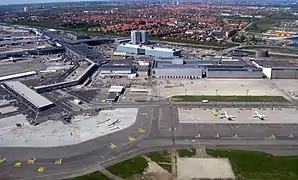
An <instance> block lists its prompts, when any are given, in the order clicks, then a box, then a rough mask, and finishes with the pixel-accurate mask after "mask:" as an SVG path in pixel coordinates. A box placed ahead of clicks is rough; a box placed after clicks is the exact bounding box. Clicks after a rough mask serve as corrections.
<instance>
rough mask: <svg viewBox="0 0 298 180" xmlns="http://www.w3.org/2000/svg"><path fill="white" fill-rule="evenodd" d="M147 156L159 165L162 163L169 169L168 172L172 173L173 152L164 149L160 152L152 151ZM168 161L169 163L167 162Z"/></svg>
mask: <svg viewBox="0 0 298 180" xmlns="http://www.w3.org/2000/svg"><path fill="white" fill-rule="evenodd" d="M147 156H148V157H149V158H150V159H151V160H152V161H154V162H156V163H157V164H158V165H160V166H161V167H162V168H164V169H165V170H168V172H170V173H171V171H172V166H171V165H169V164H170V163H171V162H172V161H171V153H170V152H168V151H166V150H164V151H159V152H152V153H148V154H147ZM165 163H168V164H165Z"/></svg>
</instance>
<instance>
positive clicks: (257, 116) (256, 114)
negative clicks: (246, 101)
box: [252, 111, 267, 120]
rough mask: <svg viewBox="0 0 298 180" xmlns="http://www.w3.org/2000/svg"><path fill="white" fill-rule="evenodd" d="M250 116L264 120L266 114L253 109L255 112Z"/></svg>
mask: <svg viewBox="0 0 298 180" xmlns="http://www.w3.org/2000/svg"><path fill="white" fill-rule="evenodd" d="M252 118H259V119H260V120H264V119H265V118H267V116H266V115H262V114H260V113H259V112H258V111H255V114H253V115H252Z"/></svg>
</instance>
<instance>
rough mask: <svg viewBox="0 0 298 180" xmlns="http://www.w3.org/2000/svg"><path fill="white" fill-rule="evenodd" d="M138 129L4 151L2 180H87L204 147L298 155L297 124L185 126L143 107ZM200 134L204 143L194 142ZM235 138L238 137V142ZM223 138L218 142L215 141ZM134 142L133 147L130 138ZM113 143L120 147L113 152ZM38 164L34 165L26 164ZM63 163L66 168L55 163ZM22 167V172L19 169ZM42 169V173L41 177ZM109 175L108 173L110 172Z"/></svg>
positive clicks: (160, 109)
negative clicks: (79, 179)
mask: <svg viewBox="0 0 298 180" xmlns="http://www.w3.org/2000/svg"><path fill="white" fill-rule="evenodd" d="M145 110H146V112H147V115H144V116H145V117H143V118H142V116H143V115H142V116H141V115H138V117H137V121H136V124H134V125H133V126H131V127H129V128H127V129H124V130H122V131H118V132H115V133H113V134H109V135H106V136H103V137H100V138H96V139H93V140H90V141H87V142H83V143H80V144H76V145H71V146H63V147H49V148H18V147H1V148H0V157H2V158H3V157H5V158H7V159H6V161H5V162H4V163H2V164H0V179H5V180H9V179H24V180H25V179H43V180H44V179H49V180H52V179H62V178H63V179H65V178H71V177H75V176H79V175H84V174H87V173H90V172H94V171H96V170H99V169H100V170H102V171H104V169H103V167H107V166H110V165H112V164H115V163H118V162H121V161H123V160H126V159H129V158H131V157H134V156H137V155H140V154H143V153H146V152H151V151H156V150H160V149H164V148H173V147H174V148H178V147H193V146H197V145H198V144H199V145H200V146H201V147H207V148H208V147H210V148H237V149H253V150H265V151H269V150H271V151H269V152H272V153H276V154H277V153H281V154H282V155H287V154H298V148H297V147H298V138H297V137H298V124H283V123H280V124H267V123H266V122H264V123H261V124H231V123H228V122H223V123H222V124H212V123H208V124H197V123H195V124H182V123H180V122H179V117H178V105H176V104H171V106H170V105H169V104H163V105H160V106H152V107H150V106H149V107H143V108H142V111H145ZM198 134H200V137H196V136H197V135H198ZM235 134H237V137H235ZM217 135H219V136H217ZM129 136H132V137H135V140H134V141H129V139H128V137H129ZM111 143H113V144H114V145H116V147H114V148H112V147H111ZM32 158H36V162H35V163H34V164H28V162H27V161H28V160H29V159H32ZM59 159H62V164H55V161H57V160H59ZM16 162H21V163H22V164H21V166H20V167H15V166H14V164H15V163H16ZM39 167H44V171H43V172H37V169H38V168H39ZM107 173H108V172H107Z"/></svg>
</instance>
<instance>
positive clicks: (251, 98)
mask: <svg viewBox="0 0 298 180" xmlns="http://www.w3.org/2000/svg"><path fill="white" fill-rule="evenodd" d="M171 100H172V101H189V102H201V101H202V100H208V101H209V102H288V100H287V99H285V98H284V97H282V96H187V95H186V96H185V95H181V96H180V95H178V96H172V97H171Z"/></svg>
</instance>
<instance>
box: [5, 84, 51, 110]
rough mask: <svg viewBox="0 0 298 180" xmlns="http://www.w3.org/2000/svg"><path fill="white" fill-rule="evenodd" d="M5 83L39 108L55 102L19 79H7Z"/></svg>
mask: <svg viewBox="0 0 298 180" xmlns="http://www.w3.org/2000/svg"><path fill="white" fill-rule="evenodd" d="M4 84H5V85H6V86H8V87H9V88H11V89H13V90H14V91H15V92H16V93H17V94H19V95H20V96H22V97H23V98H25V99H26V100H27V101H29V102H30V103H31V104H33V105H34V106H35V107H37V108H42V107H46V106H49V105H52V104H53V102H51V101H49V100H48V99H46V98H44V97H43V96H41V95H40V94H38V93H37V92H35V91H33V90H32V89H30V88H28V87H27V86H26V85H24V84H23V83H21V82H19V81H7V82H4Z"/></svg>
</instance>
